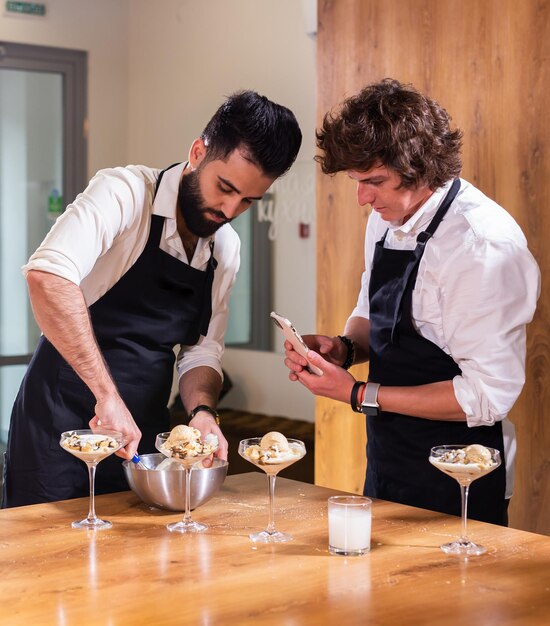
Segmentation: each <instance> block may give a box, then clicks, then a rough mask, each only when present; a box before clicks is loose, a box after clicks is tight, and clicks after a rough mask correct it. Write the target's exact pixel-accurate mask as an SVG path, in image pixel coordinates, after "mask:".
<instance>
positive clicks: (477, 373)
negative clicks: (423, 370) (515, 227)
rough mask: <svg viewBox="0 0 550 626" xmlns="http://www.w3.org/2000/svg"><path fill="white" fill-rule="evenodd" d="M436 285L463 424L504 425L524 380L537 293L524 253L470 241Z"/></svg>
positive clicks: (534, 270)
mask: <svg viewBox="0 0 550 626" xmlns="http://www.w3.org/2000/svg"><path fill="white" fill-rule="evenodd" d="M446 270H448V271H443V273H442V280H441V281H440V289H441V294H440V296H441V308H442V315H441V319H442V325H443V326H442V331H443V335H444V337H445V338H446V341H447V345H448V350H449V352H450V354H451V355H452V357H453V359H454V360H455V362H456V363H457V364H458V365H459V367H460V369H461V372H462V374H461V375H460V376H457V377H455V378H454V379H453V387H454V391H455V395H456V398H457V401H458V402H459V404H460V406H461V407H462V409H463V411H464V412H465V414H466V417H467V423H468V425H469V426H472V427H473V426H483V425H485V426H487V425H492V424H494V423H495V422H496V421H500V420H503V419H504V418H505V417H506V416H507V415H508V412H509V411H510V409H511V408H512V406H513V405H514V403H515V401H516V400H517V398H518V396H519V394H520V392H521V390H522V388H523V385H524V382H525V353H526V325H527V324H528V323H529V322H530V321H531V320H532V318H533V315H534V312H535V307H536V302H537V298H538V296H539V292H540V272H539V268H538V266H537V264H536V262H535V260H534V258H533V257H532V255H531V254H530V252H529V250H528V249H527V247H524V246H520V245H518V244H517V243H516V242H512V241H496V242H495V241H474V242H471V243H470V244H469V245H468V248H467V249H465V250H462V251H461V252H460V261H459V259H458V256H457V258H454V259H453V258H451V259H449V262H448V263H447V264H446Z"/></svg>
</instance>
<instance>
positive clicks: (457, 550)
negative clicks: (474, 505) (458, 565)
mask: <svg viewBox="0 0 550 626" xmlns="http://www.w3.org/2000/svg"><path fill="white" fill-rule="evenodd" d="M472 447H473V448H482V449H483V450H487V451H488V454H490V458H489V456H488V454H487V458H484V459H482V458H479V462H473V461H471V460H470V461H468V462H465V459H464V451H465V450H467V449H468V448H472ZM429 460H430V463H431V464H432V465H433V466H434V467H437V469H439V470H441V471H442V472H444V473H445V474H447V475H448V476H450V477H451V478H454V479H455V480H456V481H457V482H458V484H459V485H460V495H461V497H462V535H461V537H459V538H458V539H457V540H455V541H451V542H450V543H445V544H443V545H442V546H441V549H442V550H443V552H445V553H446V554H459V555H463V556H477V555H480V554H484V553H485V552H486V551H487V548H485V547H484V546H481V545H479V544H476V543H474V542H473V541H470V539H468V536H467V532H466V529H467V521H468V492H469V489H470V485H471V484H472V482H473V481H474V480H477V479H478V478H481V477H482V476H486V475H487V474H489V473H490V472H492V471H493V470H495V469H496V468H497V467H498V466H499V465H500V452H499V451H498V450H495V449H494V448H485V447H484V446H477V445H474V446H464V445H447V446H435V447H434V448H432V449H431V451H430V459H429Z"/></svg>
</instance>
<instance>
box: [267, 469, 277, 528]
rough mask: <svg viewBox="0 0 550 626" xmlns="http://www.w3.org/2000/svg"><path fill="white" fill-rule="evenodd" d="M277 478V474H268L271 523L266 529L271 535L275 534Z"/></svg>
mask: <svg viewBox="0 0 550 626" xmlns="http://www.w3.org/2000/svg"><path fill="white" fill-rule="evenodd" d="M276 478H277V475H276V474H268V475H267V481H268V489H269V524H268V525H267V528H266V529H265V530H266V532H268V533H269V534H270V535H273V534H274V533H275V532H276V530H275V479H276Z"/></svg>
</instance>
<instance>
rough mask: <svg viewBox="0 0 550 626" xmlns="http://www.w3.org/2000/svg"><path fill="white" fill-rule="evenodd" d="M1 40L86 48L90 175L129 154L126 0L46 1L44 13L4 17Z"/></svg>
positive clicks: (0, 25)
mask: <svg viewBox="0 0 550 626" xmlns="http://www.w3.org/2000/svg"><path fill="white" fill-rule="evenodd" d="M4 5H5V3H4V2H2V8H1V9H0V41H1V40H3V41H9V42H15V43H27V44H34V45H40V46H55V47H59V48H71V49H73V50H85V51H87V52H88V121H89V151H88V171H89V174H90V176H91V175H92V174H94V173H95V172H96V171H97V170H98V169H101V168H102V167H107V166H112V165H121V164H123V163H126V162H127V158H128V146H127V137H128V11H129V9H128V6H129V3H128V0H116V1H113V0H93V1H92V0H47V2H46V7H47V12H46V16H45V17H32V16H28V17H27V16H19V15H15V16H11V15H10V16H9V17H7V16H6V13H5V11H4Z"/></svg>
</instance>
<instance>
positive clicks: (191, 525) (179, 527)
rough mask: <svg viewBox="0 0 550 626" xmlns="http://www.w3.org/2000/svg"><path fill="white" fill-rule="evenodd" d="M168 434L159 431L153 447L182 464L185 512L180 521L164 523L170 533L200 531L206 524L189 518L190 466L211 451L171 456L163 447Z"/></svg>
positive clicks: (205, 527)
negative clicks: (182, 456) (186, 455)
mask: <svg viewBox="0 0 550 626" xmlns="http://www.w3.org/2000/svg"><path fill="white" fill-rule="evenodd" d="M169 436H170V433H169V432H165V433H159V434H158V435H157V438H156V441H155V447H156V449H157V450H158V451H159V452H162V454H164V455H165V456H167V457H169V458H171V459H173V460H174V461H177V462H178V463H180V464H181V465H183V471H184V472H185V513H184V515H183V519H182V521H181V522H173V523H171V524H166V528H168V530H169V531H170V532H172V533H202V532H203V531H204V530H206V529H207V528H208V526H207V525H206V524H201V523H200V522H195V521H193V520H192V519H191V468H192V467H193V465H195V463H199V462H201V461H203V460H204V459H206V458H207V457H209V456H210V455H211V454H212V451H210V452H209V453H208V454H197V455H196V456H189V457H187V458H186V459H180V458H179V457H177V456H172V455H171V454H170V451H169V450H167V449H166V448H165V447H164V444H165V443H166V440H167V439H168V437H169Z"/></svg>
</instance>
